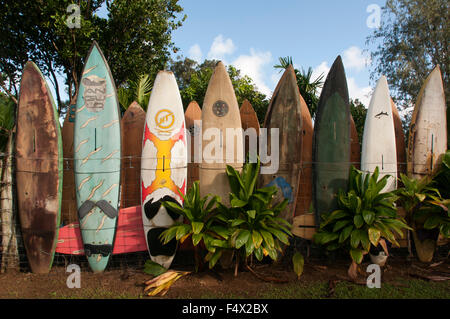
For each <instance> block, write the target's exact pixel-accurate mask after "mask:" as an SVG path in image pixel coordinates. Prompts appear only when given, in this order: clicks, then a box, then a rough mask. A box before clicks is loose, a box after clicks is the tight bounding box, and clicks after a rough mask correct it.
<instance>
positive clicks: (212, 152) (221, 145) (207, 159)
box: [199, 62, 244, 205]
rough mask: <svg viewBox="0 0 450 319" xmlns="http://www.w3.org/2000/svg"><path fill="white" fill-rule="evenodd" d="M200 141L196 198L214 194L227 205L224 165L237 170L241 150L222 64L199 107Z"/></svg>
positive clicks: (235, 106) (236, 118) (238, 127)
mask: <svg viewBox="0 0 450 319" xmlns="http://www.w3.org/2000/svg"><path fill="white" fill-rule="evenodd" d="M227 133H228V134H227ZM202 138H203V141H202V154H203V160H202V162H201V164H200V169H199V170H200V175H199V176H200V195H201V196H202V197H203V196H205V195H206V194H208V193H211V194H215V195H218V196H220V197H221V199H222V203H223V204H224V205H228V204H229V200H230V198H229V193H230V186H229V184H228V178H227V175H226V173H225V170H226V166H227V165H230V166H233V167H234V168H235V169H236V170H238V171H240V170H241V169H242V165H243V162H244V149H243V144H242V138H243V137H242V126H241V115H240V114H239V106H238V103H237V100H236V95H235V93H234V89H233V85H232V83H231V79H230V77H229V76H228V72H227V70H226V69H225V65H224V64H223V63H222V62H218V63H217V66H216V68H215V69H214V73H213V75H212V77H211V79H210V81H209V84H208V89H207V90H206V94H205V99H204V102H203V108H202Z"/></svg>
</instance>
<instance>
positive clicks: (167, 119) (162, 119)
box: [155, 109, 175, 130]
mask: <svg viewBox="0 0 450 319" xmlns="http://www.w3.org/2000/svg"><path fill="white" fill-rule="evenodd" d="M155 123H156V126H158V127H159V128H160V129H163V130H168V129H170V128H171V127H172V125H173V124H174V123H175V115H174V114H173V112H172V111H169V110H167V109H162V110H160V111H159V112H158V113H156V115H155Z"/></svg>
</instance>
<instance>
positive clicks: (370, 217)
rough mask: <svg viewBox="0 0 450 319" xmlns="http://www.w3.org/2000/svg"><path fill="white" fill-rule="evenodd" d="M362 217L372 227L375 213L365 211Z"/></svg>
mask: <svg viewBox="0 0 450 319" xmlns="http://www.w3.org/2000/svg"><path fill="white" fill-rule="evenodd" d="M362 217H363V218H364V221H365V222H366V224H367V225H372V223H373V221H374V220H375V213H374V212H372V211H370V210H363V211H362Z"/></svg>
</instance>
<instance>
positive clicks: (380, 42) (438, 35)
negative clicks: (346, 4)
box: [367, 0, 450, 107]
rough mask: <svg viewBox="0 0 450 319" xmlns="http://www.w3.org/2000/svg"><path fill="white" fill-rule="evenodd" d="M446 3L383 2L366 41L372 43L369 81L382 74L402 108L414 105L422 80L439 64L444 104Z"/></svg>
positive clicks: (449, 33)
mask: <svg viewBox="0 0 450 319" xmlns="http://www.w3.org/2000/svg"><path fill="white" fill-rule="evenodd" d="M449 12H450V11H449V2H448V0H421V1H418V0H413V1H411V0H387V1H386V5H385V6H384V7H383V9H382V13H383V15H382V21H381V26H380V28H378V29H375V31H374V32H373V34H372V35H370V36H369V37H368V38H367V43H368V44H375V45H376V49H375V50H373V52H372V53H371V56H372V60H373V61H374V63H373V70H372V72H371V78H372V79H377V78H379V76H380V75H381V74H384V75H385V76H386V77H387V78H388V80H389V87H390V89H391V93H392V94H393V97H394V98H395V99H394V100H395V101H396V102H400V105H401V106H403V107H407V106H410V105H411V104H412V103H414V101H415V99H416V97H417V95H418V93H419V91H420V87H421V86H422V84H423V81H424V80H425V78H426V77H427V75H428V74H429V73H430V72H431V70H432V69H433V68H434V67H435V66H436V65H439V66H440V68H441V71H442V77H443V81H444V87H445V92H446V98H447V105H448V102H449V98H450V92H449V87H450V86H449V84H450V83H449V67H450V56H449V55H448V46H449V42H448V41H449V39H450V27H449V24H448V21H449Z"/></svg>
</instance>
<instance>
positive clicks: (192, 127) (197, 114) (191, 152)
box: [184, 101, 202, 189]
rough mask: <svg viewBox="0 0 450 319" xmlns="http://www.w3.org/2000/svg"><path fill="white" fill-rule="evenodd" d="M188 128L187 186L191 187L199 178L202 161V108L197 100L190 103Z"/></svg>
mask: <svg viewBox="0 0 450 319" xmlns="http://www.w3.org/2000/svg"><path fill="white" fill-rule="evenodd" d="M184 117H185V119H186V129H187V133H188V136H189V138H188V179H187V188H188V189H189V188H190V187H191V186H192V184H194V182H195V181H198V180H199V165H200V162H201V155H202V147H201V133H202V126H201V121H202V110H201V109H200V106H199V105H198V103H197V102H195V101H192V102H191V103H189V105H188V107H187V109H186V112H185V113H184Z"/></svg>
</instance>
